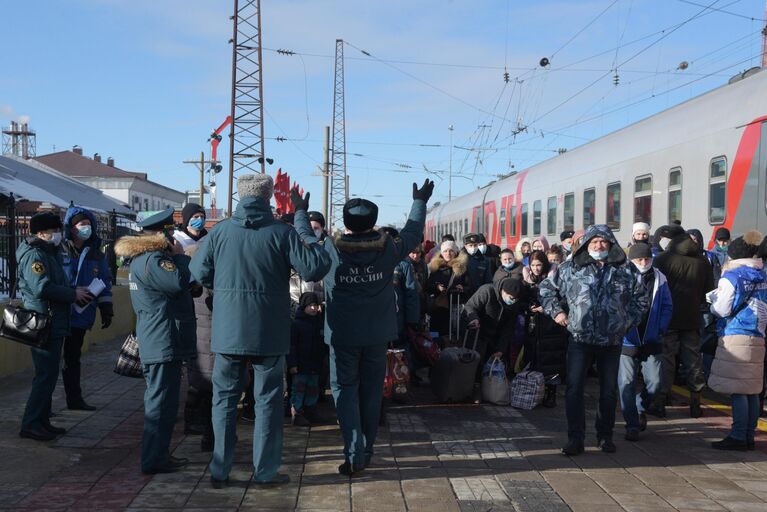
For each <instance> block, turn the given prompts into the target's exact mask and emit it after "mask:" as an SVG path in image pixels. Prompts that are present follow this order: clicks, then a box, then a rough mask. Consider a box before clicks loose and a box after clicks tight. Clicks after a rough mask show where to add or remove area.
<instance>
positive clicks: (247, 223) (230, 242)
mask: <svg viewBox="0 0 767 512" xmlns="http://www.w3.org/2000/svg"><path fill="white" fill-rule="evenodd" d="M273 192H274V183H273V182H272V178H271V177H270V176H268V175H265V174H249V175H244V176H240V177H239V178H238V180H237V193H238V195H239V198H240V201H239V203H238V204H237V209H236V211H235V212H234V215H233V216H232V217H231V218H230V219H226V220H224V221H222V222H219V223H218V224H216V226H215V227H214V228H213V229H211V230H210V233H209V234H208V236H206V237H205V238H203V239H202V242H201V243H200V245H199V247H198V249H197V254H195V255H194V258H193V259H192V264H191V267H190V268H191V271H192V275H193V276H194V277H195V279H197V281H199V283H200V284H201V285H202V286H204V287H205V288H209V289H212V290H213V311H214V312H215V313H214V315H213V340H212V344H211V348H212V350H213V352H214V353H215V354H216V361H215V365H214V368H213V435H214V438H215V445H214V448H213V459H212V460H211V463H210V474H211V483H212V485H213V486H214V487H223V486H224V485H226V482H227V480H228V478H229V472H230V471H231V469H232V462H233V460H234V445H235V433H236V423H237V402H238V401H239V400H240V394H241V392H242V389H243V386H244V385H245V383H246V382H247V381H246V380H244V379H245V378H246V376H247V371H246V366H247V364H249V362H250V364H252V367H253V372H254V379H253V381H254V383H253V394H254V396H255V402H256V403H255V416H256V424H255V427H254V429H253V466H254V468H255V473H254V475H253V479H254V481H255V483H256V484H257V485H273V484H280V483H286V482H288V481H289V480H290V478H289V477H288V475H284V474H280V473H277V470H278V468H279V467H280V464H281V462H282V421H283V412H284V411H283V402H282V394H283V374H284V368H285V356H286V355H287V354H288V353H289V352H290V323H291V314H290V291H289V281H290V269H291V268H293V269H295V270H296V271H297V272H298V273H299V274H300V276H301V278H302V279H304V280H306V281H317V280H319V279H321V278H322V277H323V276H324V275H325V273H326V272H327V271H328V269H329V268H330V261H329V258H328V255H327V254H326V253H325V251H323V250H322V247H321V246H320V245H319V244H317V238H316V237H315V236H314V233H313V232H312V230H311V228H310V227H309V220H308V217H307V214H306V210H307V209H308V202H309V195H308V194H307V196H306V199H302V198H301V196H300V195H299V194H298V192H295V193H294V194H293V195H292V198H291V200H292V201H293V205H294V207H295V210H296V214H295V218H294V222H295V225H296V229H294V228H293V226H290V225H288V224H286V223H284V222H280V221H278V220H275V219H274V216H273V215H272V212H271V209H270V207H269V200H270V199H271V198H272V194H273ZM296 230H298V232H297V231H296ZM381 385H382V386H383V384H381Z"/></svg>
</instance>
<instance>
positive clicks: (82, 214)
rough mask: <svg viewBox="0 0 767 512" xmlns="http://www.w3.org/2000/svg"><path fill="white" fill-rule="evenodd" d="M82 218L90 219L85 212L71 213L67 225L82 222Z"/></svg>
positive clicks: (75, 224)
mask: <svg viewBox="0 0 767 512" xmlns="http://www.w3.org/2000/svg"><path fill="white" fill-rule="evenodd" d="M84 220H87V221H90V220H91V219H90V218H89V217H88V215H86V214H85V212H80V213H78V214H77V215H72V218H70V219H69V225H70V226H77V223H78V222H82V221H84Z"/></svg>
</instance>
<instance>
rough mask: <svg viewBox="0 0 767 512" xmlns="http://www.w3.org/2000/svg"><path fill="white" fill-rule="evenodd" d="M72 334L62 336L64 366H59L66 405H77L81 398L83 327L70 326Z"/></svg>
mask: <svg viewBox="0 0 767 512" xmlns="http://www.w3.org/2000/svg"><path fill="white" fill-rule="evenodd" d="M71 331H72V334H70V335H69V336H67V337H66V338H64V366H63V367H62V368H61V378H62V380H63V381H64V391H65V392H66V395H67V405H73V406H74V405H78V404H79V403H80V402H82V400H83V391H82V389H80V354H81V353H82V349H83V340H84V339H85V333H86V331H85V329H78V328H77V327H72V329H71Z"/></svg>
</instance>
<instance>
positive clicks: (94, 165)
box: [35, 151, 147, 181]
mask: <svg viewBox="0 0 767 512" xmlns="http://www.w3.org/2000/svg"><path fill="white" fill-rule="evenodd" d="M35 160H37V161H38V162H41V163H44V164H45V165H47V166H49V167H53V168H54V169H56V170H57V171H59V172H62V173H64V174H66V175H67V176H75V177H81V176H82V177H92V178H100V177H103V178H139V179H142V180H145V181H146V180H147V175H146V173H143V172H129V171H124V170H122V169H120V168H119V167H115V166H113V165H107V164H105V163H103V162H97V161H96V160H93V159H92V158H88V157H87V156H83V155H80V154H78V153H75V152H74V151H58V152H56V153H49V154H47V155H41V156H37V157H35Z"/></svg>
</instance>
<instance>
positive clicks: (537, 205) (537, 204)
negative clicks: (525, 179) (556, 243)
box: [533, 199, 541, 235]
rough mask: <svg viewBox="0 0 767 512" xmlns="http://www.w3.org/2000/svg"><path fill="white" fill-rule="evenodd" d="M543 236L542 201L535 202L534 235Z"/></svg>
mask: <svg viewBox="0 0 767 512" xmlns="http://www.w3.org/2000/svg"><path fill="white" fill-rule="evenodd" d="M540 234H541V200H540V199H539V200H537V201H533V235H540Z"/></svg>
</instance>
